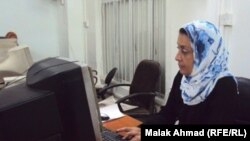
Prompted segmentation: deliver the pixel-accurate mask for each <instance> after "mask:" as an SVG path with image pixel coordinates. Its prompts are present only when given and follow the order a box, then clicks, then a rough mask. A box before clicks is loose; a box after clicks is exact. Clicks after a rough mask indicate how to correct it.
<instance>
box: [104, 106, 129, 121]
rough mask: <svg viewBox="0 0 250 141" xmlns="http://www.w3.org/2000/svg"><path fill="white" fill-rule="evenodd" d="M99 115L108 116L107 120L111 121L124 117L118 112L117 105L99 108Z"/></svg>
mask: <svg viewBox="0 0 250 141" xmlns="http://www.w3.org/2000/svg"><path fill="white" fill-rule="evenodd" d="M100 113H103V114H106V115H108V116H109V120H113V119H116V118H120V117H123V116H125V115H124V114H123V113H121V112H120V110H119V109H118V106H117V104H111V105H107V106H102V107H100Z"/></svg>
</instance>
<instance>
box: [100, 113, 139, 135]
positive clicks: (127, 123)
mask: <svg viewBox="0 0 250 141" xmlns="http://www.w3.org/2000/svg"><path fill="white" fill-rule="evenodd" d="M141 123H142V122H141V121H139V120H137V119H134V118H132V117H130V116H124V117H121V118H118V119H114V120H111V121H107V122H104V123H103V126H104V127H106V128H108V129H110V130H112V131H115V130H116V129H118V128H121V127H134V126H138V125H140V124H141Z"/></svg>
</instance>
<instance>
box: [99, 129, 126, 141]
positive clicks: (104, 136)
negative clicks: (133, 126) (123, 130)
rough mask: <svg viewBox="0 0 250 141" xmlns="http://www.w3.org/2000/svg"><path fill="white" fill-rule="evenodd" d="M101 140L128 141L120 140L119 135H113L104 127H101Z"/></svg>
mask: <svg viewBox="0 0 250 141" xmlns="http://www.w3.org/2000/svg"><path fill="white" fill-rule="evenodd" d="M102 139H103V141H128V140H124V139H122V136H121V135H119V134H118V133H115V132H113V131H111V130H109V129H107V128H105V127H103V130H102Z"/></svg>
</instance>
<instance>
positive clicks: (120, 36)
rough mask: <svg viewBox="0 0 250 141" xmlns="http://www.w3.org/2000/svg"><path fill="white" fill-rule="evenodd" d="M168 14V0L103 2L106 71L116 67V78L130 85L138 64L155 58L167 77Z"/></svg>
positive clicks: (112, 0) (113, 0)
mask: <svg viewBox="0 0 250 141" xmlns="http://www.w3.org/2000/svg"><path fill="white" fill-rule="evenodd" d="M165 14H166V9H165V0H104V1H103V2H102V23H103V25H102V26H103V47H104V49H103V57H104V58H103V62H104V65H103V66H104V69H105V70H104V72H106V73H107V72H108V71H110V70H111V69H112V67H117V68H118V73H117V75H116V77H115V79H116V80H118V81H120V82H131V80H132V78H133V74H134V71H135V68H136V66H137V65H138V63H139V62H140V61H141V60H143V59H153V60H156V61H159V62H160V64H161V67H162V77H161V78H165V77H164V72H165V70H164V68H165ZM161 85H163V86H164V85H165V82H164V79H163V80H161Z"/></svg>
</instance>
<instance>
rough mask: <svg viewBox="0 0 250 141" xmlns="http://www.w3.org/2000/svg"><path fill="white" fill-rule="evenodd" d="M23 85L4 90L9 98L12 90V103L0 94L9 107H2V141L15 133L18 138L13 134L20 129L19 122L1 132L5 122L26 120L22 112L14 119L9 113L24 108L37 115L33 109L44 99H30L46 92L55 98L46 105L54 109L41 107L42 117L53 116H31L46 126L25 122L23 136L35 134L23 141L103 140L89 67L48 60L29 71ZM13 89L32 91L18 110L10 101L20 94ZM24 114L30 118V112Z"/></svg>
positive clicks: (65, 61)
mask: <svg viewBox="0 0 250 141" xmlns="http://www.w3.org/2000/svg"><path fill="white" fill-rule="evenodd" d="M22 85H23V86H21V87H20V86H19V85H18V86H19V87H17V86H15V87H9V88H7V89H6V90H2V91H3V92H5V96H6V97H7V94H6V93H8V94H10V93H9V92H8V91H10V90H12V94H11V95H12V97H11V98H9V99H8V98H6V99H5V101H2V100H1V95H2V93H3V92H2V91H0V102H3V103H7V104H5V107H1V104H0V140H1V135H2V138H11V136H5V135H8V134H10V133H12V136H15V134H18V132H19V131H16V132H14V130H16V129H15V128H16V127H17V126H19V125H18V124H19V123H18V122H16V125H12V124H10V126H5V128H7V129H6V130H7V131H6V130H5V131H4V129H1V122H2V120H3V121H8V118H13V119H16V120H20V119H19V117H22V116H23V115H22V114H23V112H22V111H19V112H18V113H16V114H15V113H13V114H12V115H11V114H6V113H12V111H13V108H15V107H16V108H15V109H17V111H18V109H19V108H20V107H24V108H23V109H21V110H23V111H32V110H34V111H37V109H36V108H35V107H34V106H32V105H33V104H35V103H37V99H40V100H41V98H40V97H38V98H36V99H30V97H31V96H32V95H38V96H40V94H41V93H43V92H44V95H45V94H46V93H49V94H48V95H49V96H47V97H52V98H50V99H51V100H50V101H49V102H48V104H47V105H52V106H51V107H48V106H43V105H46V103H45V102H44V103H43V104H41V105H40V106H39V104H38V107H40V108H41V109H42V110H43V111H45V112H43V113H46V112H47V113H50V115H49V114H45V115H44V114H43V113H40V114H39V116H38V115H34V114H35V113H39V112H35V113H29V114H28V116H32V117H33V118H35V119H33V120H34V121H42V122H43V123H44V124H43V126H42V127H40V124H32V123H34V122H33V121H31V122H32V123H30V121H29V120H25V119H22V120H21V122H22V126H21V127H20V128H19V130H22V133H23V134H28V133H32V134H29V136H28V137H27V138H25V137H23V138H22V140H25V141H29V137H30V136H32V137H33V140H32V141H35V140H39V141H47V140H48V141H52V140H53V139H54V140H56V141H60V140H61V141H99V140H102V139H101V132H100V130H101V129H100V127H101V120H100V116H99V108H98V106H97V102H96V95H95V89H94V86H93V81H92V77H91V70H90V68H89V67H88V66H87V65H80V64H78V63H77V62H75V61H71V60H69V59H62V58H47V59H44V60H42V61H39V62H37V63H34V64H33V65H32V66H31V67H30V68H29V70H28V72H27V77H26V83H25V84H22ZM13 89H19V90H18V91H20V90H21V91H27V89H28V90H29V94H28V95H27V96H26V97H27V98H25V97H24V98H22V99H21V100H20V101H21V102H20V101H19V103H18V104H16V105H15V106H13V102H11V101H13V99H15V98H16V97H18V95H19V92H17V91H16V92H14V93H13ZM24 89H25V90H24ZM53 96H54V99H53ZM47 97H43V99H47ZM45 101H46V100H45ZM47 101H48V100H47ZM55 103H56V104H55ZM27 104H28V106H27ZM6 105H7V106H6ZM23 105H26V106H23ZM43 108H44V109H43ZM49 109H51V110H54V112H51V111H49ZM47 110H48V111H47ZM51 113H53V114H51ZM56 113H58V114H56ZM25 114H27V112H26V113H25ZM32 117H29V119H32ZM44 117H45V118H46V119H47V120H46V121H43V120H42V119H43V118H44ZM52 121H53V122H52ZM21 122H20V124H21ZM50 122H51V123H50ZM24 123H25V124H24ZM49 123H50V124H49ZM58 123H60V124H58ZM52 127H53V128H52ZM40 128H43V129H46V128H47V129H51V128H52V129H53V131H49V132H48V131H45V130H42V129H40ZM29 129H32V130H33V131H32V132H31V131H30V130H29ZM39 129H40V130H39ZM52 129H51V130H52ZM7 132H8V133H7ZM46 139H47V140H46ZM49 139H50V140H49ZM18 140H21V139H20V138H19V139H16V140H15V141H18Z"/></svg>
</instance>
